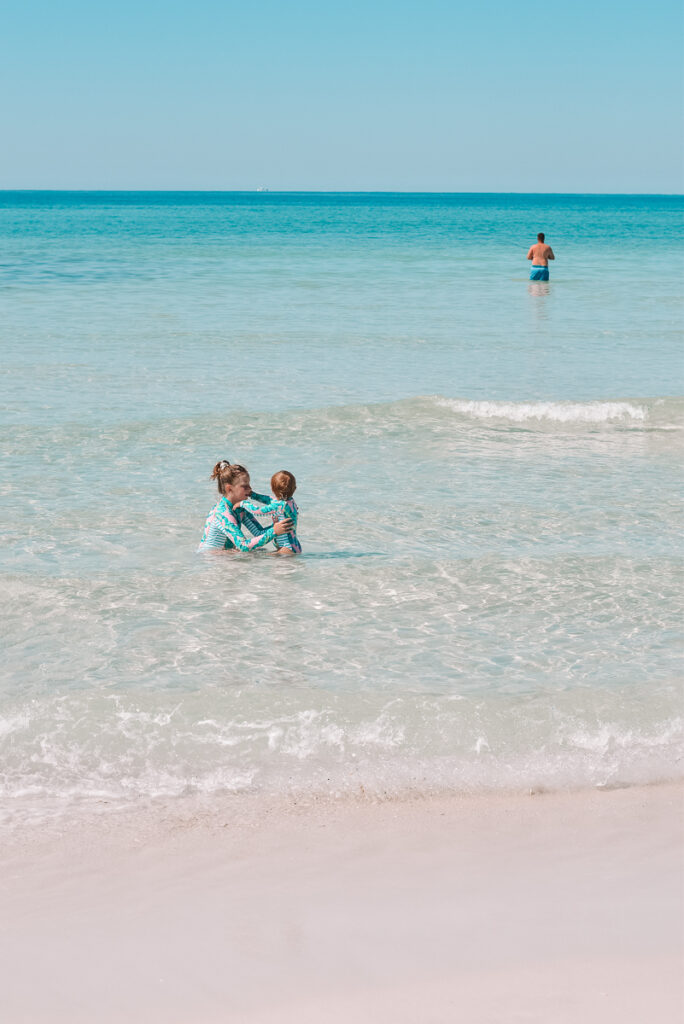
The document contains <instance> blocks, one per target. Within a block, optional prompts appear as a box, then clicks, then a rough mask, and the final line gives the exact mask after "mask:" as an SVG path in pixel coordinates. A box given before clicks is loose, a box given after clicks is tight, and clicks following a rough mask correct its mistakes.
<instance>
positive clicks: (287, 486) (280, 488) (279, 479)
mask: <svg viewBox="0 0 684 1024" xmlns="http://www.w3.org/2000/svg"><path fill="white" fill-rule="evenodd" d="M271 490H272V491H273V493H274V494H275V496H276V498H280V500H281V501H287V500H288V499H289V498H291V497H292V495H293V494H294V492H295V491H296V490H297V481H296V480H295V478H294V477H293V475H292V473H288V471H287V470H286V469H281V470H279V471H278V472H277V473H274V474H273V476H272V477H271Z"/></svg>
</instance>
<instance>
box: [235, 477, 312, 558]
mask: <svg viewBox="0 0 684 1024" xmlns="http://www.w3.org/2000/svg"><path fill="white" fill-rule="evenodd" d="M296 489H297V481H296V480H295V478H294V476H293V475H292V473H288V471H287V470H286V469H281V470H280V471H279V472H278V473H274V474H273V476H272V477H271V492H272V494H273V499H274V500H273V501H270V502H269V503H268V504H267V505H257V504H256V502H255V501H254V498H258V497H259V495H256V494H253V495H252V497H251V498H250V499H248V500H247V501H243V502H242V504H241V508H244V509H245V510H246V511H247V512H253V513H255V514H256V515H258V516H269V518H270V519H272V520H273V523H274V525H275V523H277V522H280V520H282V519H291V520H292V522H293V523H294V528H293V529H292V530H291V531H290V532H289V533H281V534H280V535H278V534H276V535H275V537H274V538H273V542H274V544H275V546H276V548H277V549H278V553H280V552H282V553H283V554H285V552H290V553H291V554H293V555H299V554H301V551H302V545H301V544H300V543H299V540H298V539H297V518H298V515H299V509H298V507H297V504H296V502H295V501H294V500H293V497H292V495H293V494H294V492H295V490H296Z"/></svg>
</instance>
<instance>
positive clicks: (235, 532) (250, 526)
mask: <svg viewBox="0 0 684 1024" xmlns="http://www.w3.org/2000/svg"><path fill="white" fill-rule="evenodd" d="M252 498H256V500H257V501H262V502H264V503H265V504H267V503H269V502H270V498H267V497H266V496H265V495H263V494H254V493H252ZM257 507H259V506H257ZM243 526H244V527H245V529H246V530H247V531H248V532H249V533H251V534H252V539H251V540H247V538H246V537H245V536H244V534H243V532H242V527H243ZM274 538H275V530H274V528H273V527H272V526H269V527H267V528H264V527H263V526H261V525H260V523H258V522H257V521H256V519H255V518H254V516H252V515H250V513H249V512H248V511H246V510H243V509H242V508H240V507H238V508H234V507H233V505H232V503H231V502H230V501H228V499H227V498H225V497H224V498H221V500H220V501H219V502H218V504H216V505H214V507H213V508H212V510H211V512H210V513H209V515H208V516H207V521H206V523H205V524H204V533H203V534H202V540H201V542H200V546H199V548H198V551H210V550H230V549H231V548H232V549H235V550H236V551H255V550H256V549H257V548H262V547H263V546H264V544H268V543H269V541H272V540H273V539H274Z"/></svg>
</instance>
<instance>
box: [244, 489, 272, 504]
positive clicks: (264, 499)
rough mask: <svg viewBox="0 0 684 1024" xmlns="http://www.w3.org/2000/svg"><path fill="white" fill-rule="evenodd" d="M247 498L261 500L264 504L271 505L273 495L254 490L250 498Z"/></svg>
mask: <svg viewBox="0 0 684 1024" xmlns="http://www.w3.org/2000/svg"><path fill="white" fill-rule="evenodd" d="M247 500H248V501H259V502H261V504H262V505H270V504H271V497H270V495H268V494H257V492H256V491H252V493H251V494H250V496H249V498H248V499H247ZM242 504H243V505H244V501H243V503H242Z"/></svg>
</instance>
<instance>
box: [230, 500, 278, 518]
mask: <svg viewBox="0 0 684 1024" xmlns="http://www.w3.org/2000/svg"><path fill="white" fill-rule="evenodd" d="M240 508H244V509H246V510H247V511H248V512H255V513H256V514H257V515H258V516H267V515H269V514H270V513H271V512H278V513H280V512H284V511H285V502H284V501H280V500H278V499H277V498H275V499H274V500H273V501H269V502H268V503H267V504H266V505H257V504H256V503H255V502H253V501H252V499H251V498H247V499H246V500H245V501H241V502H240Z"/></svg>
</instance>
